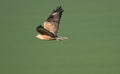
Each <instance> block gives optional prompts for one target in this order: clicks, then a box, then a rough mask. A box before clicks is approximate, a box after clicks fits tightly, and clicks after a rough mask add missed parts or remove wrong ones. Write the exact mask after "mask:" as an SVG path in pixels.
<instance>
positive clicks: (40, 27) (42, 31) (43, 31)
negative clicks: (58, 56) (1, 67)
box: [36, 25, 55, 37]
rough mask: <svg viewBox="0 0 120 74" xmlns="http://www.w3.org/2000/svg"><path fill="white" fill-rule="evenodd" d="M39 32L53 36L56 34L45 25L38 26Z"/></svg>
mask: <svg viewBox="0 0 120 74" xmlns="http://www.w3.org/2000/svg"><path fill="white" fill-rule="evenodd" d="M36 30H37V32H39V33H40V34H42V35H48V36H51V37H55V35H54V34H53V33H51V32H49V31H48V30H46V29H44V27H42V26H41V25H40V26H38V27H37V28H36Z"/></svg>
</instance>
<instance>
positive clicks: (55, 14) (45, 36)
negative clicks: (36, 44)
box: [36, 6, 68, 41]
mask: <svg viewBox="0 0 120 74" xmlns="http://www.w3.org/2000/svg"><path fill="white" fill-rule="evenodd" d="M63 11H64V10H63V8H62V6H59V7H57V8H56V9H55V10H53V11H52V13H51V14H50V16H49V17H48V18H47V19H46V20H45V22H44V24H43V26H42V25H39V26H38V27H37V28H36V31H37V32H38V33H39V34H38V35H37V36H36V37H37V38H38V39H42V40H58V41H61V40H65V39H68V38H67V37H62V36H58V29H59V23H60V19H61V16H62V13H63Z"/></svg>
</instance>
